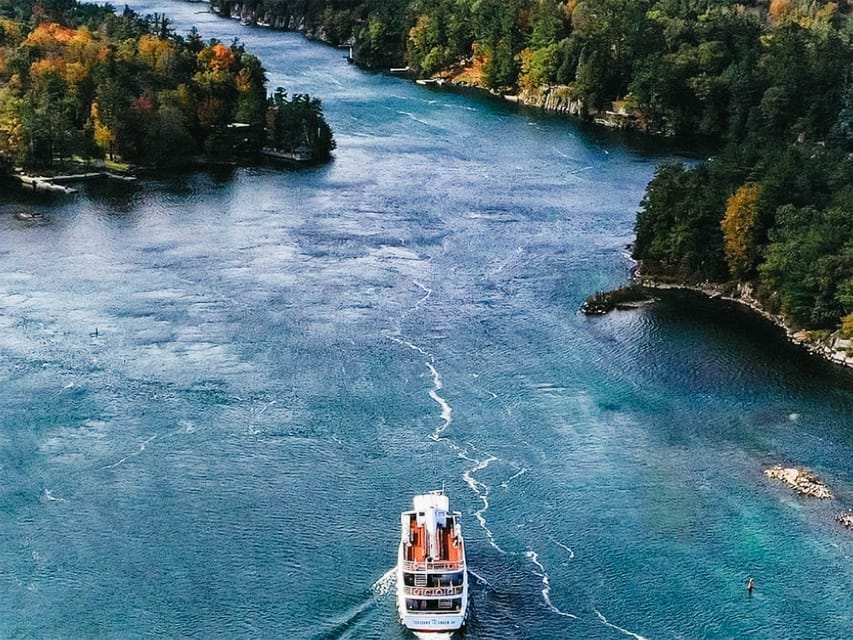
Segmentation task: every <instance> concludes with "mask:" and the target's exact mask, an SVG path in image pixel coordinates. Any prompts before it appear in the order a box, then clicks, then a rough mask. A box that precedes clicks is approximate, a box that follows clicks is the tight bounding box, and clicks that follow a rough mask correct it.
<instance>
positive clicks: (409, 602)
mask: <svg viewBox="0 0 853 640" xmlns="http://www.w3.org/2000/svg"><path fill="white" fill-rule="evenodd" d="M406 609H407V610H408V611H436V612H438V611H440V612H442V613H444V612H447V613H452V612H454V611H461V610H462V599H461V598H446V599H442V600H414V599H406Z"/></svg>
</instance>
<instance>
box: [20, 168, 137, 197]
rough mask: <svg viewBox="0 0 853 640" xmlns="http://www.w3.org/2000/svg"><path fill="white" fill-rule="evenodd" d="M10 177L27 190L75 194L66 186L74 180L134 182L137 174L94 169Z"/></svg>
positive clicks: (74, 190)
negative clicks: (52, 174)
mask: <svg viewBox="0 0 853 640" xmlns="http://www.w3.org/2000/svg"><path fill="white" fill-rule="evenodd" d="M9 178H10V179H11V180H13V181H15V182H17V183H18V184H20V185H21V188H22V189H24V190H25V191H32V192H34V193H55V194H59V195H73V194H75V193H77V192H78V191H77V189H74V188H73V187H67V186H65V185H66V184H68V183H72V182H86V181H89V180H119V181H122V182H134V181H135V180H136V177H135V176H126V175H122V174H119V173H113V172H111V171H92V172H87V173H72V174H64V175H58V176H29V175H25V174H22V173H12V174H10V175H9Z"/></svg>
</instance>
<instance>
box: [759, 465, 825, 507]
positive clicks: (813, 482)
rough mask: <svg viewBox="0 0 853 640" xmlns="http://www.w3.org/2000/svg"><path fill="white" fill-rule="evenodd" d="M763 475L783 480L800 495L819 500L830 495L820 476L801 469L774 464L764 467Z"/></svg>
mask: <svg viewBox="0 0 853 640" xmlns="http://www.w3.org/2000/svg"><path fill="white" fill-rule="evenodd" d="M764 475H766V476H767V477H768V478H772V479H774V480H780V481H782V482H784V483H785V484H787V485H788V486H789V487H791V488H792V489H793V490H794V491H796V492H797V493H799V494H800V495H801V496H810V497H812V498H818V499H819V500H823V499H826V498H831V497H832V492H831V491H830V490H829V487H827V486H826V485H825V484H824V483H823V481H822V480H821V479H820V478H818V477H817V476H816V475H814V474H813V473H809V472H807V471H804V470H803V469H796V468H794V467H783V466H782V465H776V466H774V467H770V468H769V469H765V471H764Z"/></svg>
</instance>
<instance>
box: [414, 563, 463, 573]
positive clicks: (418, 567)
mask: <svg viewBox="0 0 853 640" xmlns="http://www.w3.org/2000/svg"><path fill="white" fill-rule="evenodd" d="M464 568H465V563H464V562H408V561H407V562H404V563H403V571H460V570H461V569H464Z"/></svg>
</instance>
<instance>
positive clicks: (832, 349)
mask: <svg viewBox="0 0 853 640" xmlns="http://www.w3.org/2000/svg"><path fill="white" fill-rule="evenodd" d="M655 291H660V292H664V291H674V292H678V291H685V292H690V293H696V294H699V295H702V296H704V297H705V298H707V299H708V300H710V301H722V302H730V303H734V304H737V305H740V306H742V307H743V308H745V309H748V310H749V311H751V312H753V313H755V314H758V315H759V316H761V317H762V318H764V319H765V320H767V321H768V322H770V323H772V324H773V325H775V326H777V327H779V328H780V329H782V330H783V331H784V332H785V337H786V338H787V340H788V341H789V342H790V343H792V344H795V345H797V346H799V347H802V348H803V349H805V350H806V351H808V352H809V353H810V354H812V355H815V356H818V357H820V358H822V359H823V360H826V361H828V362H830V363H832V364H834V365H838V366H842V367H846V368H853V340H850V339H845V338H842V337H841V335H840V332H838V331H835V332H829V333H826V332H815V331H809V330H807V329H797V328H794V327H792V326H791V324H790V323H789V322H788V321H787V320H786V319H785V317H784V316H782V315H779V314H774V313H771V312H770V311H768V310H767V308H766V307H765V306H764V305H763V304H761V302H760V301H759V300H757V299H756V298H755V297H754V295H753V292H752V288H751V287H750V286H749V285H748V284H743V283H741V284H738V285H736V286H733V285H722V284H716V283H711V282H704V283H700V284H688V283H684V282H664V281H661V280H656V279H655V278H653V277H649V276H645V275H643V274H642V273H641V272H640V270H639V269H635V271H634V276H633V279H632V281H631V282H630V283H629V284H627V285H625V286H622V287H618V288H616V289H613V290H612V291H606V292H597V293H595V294H593V295H591V296H590V297H589V298H587V300H586V301H585V302H584V304H583V305H582V306H581V311H583V312H584V313H586V314H587V315H601V314H603V313H608V312H610V311H612V310H613V309H624V308H628V307H627V305H624V306H619V305H618V304H615V302H614V301H618V300H619V299H620V298H621V297H623V296H624V295H626V292H630V293H628V294H627V295H631V296H638V297H643V296H644V297H645V298H646V300H647V301H646V302H645V303H644V304H643V306H645V305H647V304H650V303H651V302H654V300H655V298H654V292H655Z"/></svg>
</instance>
